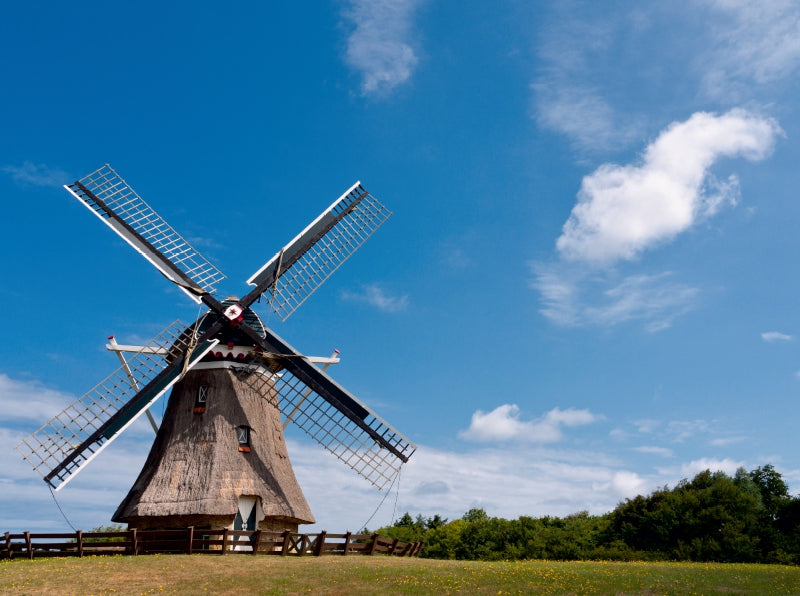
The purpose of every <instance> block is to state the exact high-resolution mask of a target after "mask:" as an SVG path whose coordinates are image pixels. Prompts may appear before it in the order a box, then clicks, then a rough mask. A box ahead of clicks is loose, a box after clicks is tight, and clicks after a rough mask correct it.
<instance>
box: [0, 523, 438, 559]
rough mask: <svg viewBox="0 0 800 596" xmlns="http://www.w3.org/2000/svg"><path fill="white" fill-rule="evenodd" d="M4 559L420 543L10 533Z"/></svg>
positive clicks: (400, 549)
mask: <svg viewBox="0 0 800 596" xmlns="http://www.w3.org/2000/svg"><path fill="white" fill-rule="evenodd" d="M0 540H2V543H1V544H0V559H13V558H14V557H25V558H28V559H33V558H34V557H83V556H90V555H151V554H190V555H191V554H210V555H225V554H249V555H283V556H287V555H293V556H303V555H313V556H317V557H319V556H321V555H354V554H359V555H377V554H385V555H394V556H400V557H416V556H419V553H420V551H421V550H422V546H423V543H422V542H412V543H407V542H401V541H400V540H396V539H391V538H385V537H383V536H380V535H378V534H353V533H351V532H347V533H346V534H328V533H327V532H320V533H319V534H297V533H294V532H289V531H288V530H287V531H285V532H266V531H261V530H256V531H255V532H249V531H237V530H227V529H226V530H201V529H197V528H187V529H185V530H126V531H122V532H82V531H81V530H78V531H77V532H74V533H60V534H54V533H35V534H34V533H31V532H22V533H19V534H11V533H9V532H6V533H5V534H4V535H3V537H2V538H1V539H0Z"/></svg>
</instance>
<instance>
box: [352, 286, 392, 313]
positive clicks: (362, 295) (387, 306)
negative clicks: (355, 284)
mask: <svg viewBox="0 0 800 596" xmlns="http://www.w3.org/2000/svg"><path fill="white" fill-rule="evenodd" d="M341 297H342V299H343V300H348V301H351V302H363V303H365V304H369V305H371V306H374V307H375V308H377V309H378V310H381V311H383V312H400V311H403V310H406V308H408V295H407V294H402V295H399V296H392V295H390V294H388V293H387V292H386V291H385V290H384V289H383V288H381V287H380V286H378V285H376V284H369V285H366V286H364V287H363V288H362V289H361V291H360V292H349V291H344V292H342V293H341Z"/></svg>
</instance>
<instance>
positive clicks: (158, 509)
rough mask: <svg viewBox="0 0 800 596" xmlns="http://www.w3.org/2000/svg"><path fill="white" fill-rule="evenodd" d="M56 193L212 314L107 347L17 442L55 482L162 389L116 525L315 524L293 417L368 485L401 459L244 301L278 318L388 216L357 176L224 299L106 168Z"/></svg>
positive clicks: (380, 424) (396, 436)
mask: <svg viewBox="0 0 800 596" xmlns="http://www.w3.org/2000/svg"><path fill="white" fill-rule="evenodd" d="M65 188H67V190H69V192H70V193H71V194H72V195H73V196H74V197H75V198H77V199H78V200H79V201H81V203H82V204H83V205H85V206H86V207H88V208H89V209H90V210H91V211H92V212H93V213H94V214H95V215H97V216H98V217H99V218H100V219H101V220H102V221H103V222H104V223H105V224H107V225H108V226H109V227H111V228H112V229H113V230H114V231H115V232H116V233H117V234H119V235H120V236H121V237H122V238H123V239H124V240H125V241H126V242H127V243H129V244H130V245H131V246H133V247H134V248H135V249H136V250H137V251H138V252H139V253H140V254H142V255H143V256H144V257H145V258H146V259H147V260H148V261H149V262H150V263H151V264H153V265H154V266H155V267H156V268H157V269H158V270H159V271H160V272H161V273H162V274H163V275H164V276H165V277H167V279H169V280H170V281H172V282H173V283H175V284H177V285H178V287H179V288H180V289H181V290H183V291H184V292H185V293H186V294H187V295H188V296H189V297H191V298H192V299H193V300H195V301H196V302H198V303H203V304H205V305H206V306H207V307H208V308H209V310H208V312H207V313H206V314H205V315H203V316H202V317H201V318H200V319H199V320H198V321H197V322H196V323H194V324H192V325H188V326H187V325H184V324H182V323H180V322H179V321H176V322H175V323H173V324H172V325H170V326H169V327H168V328H167V329H165V330H164V332H162V333H161V334H160V335H159V336H157V337H156V338H154V339H153V340H152V341H151V342H150V343H149V344H148V345H146V346H133V347H132V346H119V345H117V344H116V342H114V343H113V345H112V346H110V347H111V349H114V350H116V351H117V352H118V354H119V353H121V352H123V351H132V352H134V355H133V357H131V358H129V359H127V360H126V359H125V358H123V357H122V356H121V354H120V359H121V360H122V366H121V367H120V368H119V369H118V370H117V371H115V372H114V373H113V374H112V375H110V376H109V377H108V378H107V379H105V380H104V381H102V382H101V383H100V384H98V385H97V386H96V387H95V388H94V389H92V390H91V391H89V392H88V393H86V394H85V395H84V396H82V397H81V398H80V399H78V400H77V401H76V402H74V403H73V404H72V405H70V406H69V407H67V408H66V409H65V410H64V411H63V412H61V413H60V414H58V415H57V416H56V417H54V418H53V419H52V420H51V421H49V422H48V423H47V424H45V425H44V426H43V427H42V428H40V429H39V430H38V431H36V432H35V433H33V434H32V435H31V436H30V437H28V438H27V439H25V440H24V441H22V442H21V443H20V444H19V445H17V449H18V450H19V451H20V452H21V453H22V454H23V457H24V458H25V459H26V460H28V461H29V462H30V463H31V464H32V465H33V467H34V468H35V469H36V470H37V471H39V472H40V473H41V474H42V476H43V477H44V480H45V481H46V482H47V483H48V484H50V485H51V486H52V487H53V488H55V490H59V489H61V488H62V487H63V486H64V485H65V484H66V483H67V482H68V481H69V480H70V479H71V478H73V477H74V475H75V474H77V473H78V472H79V471H80V470H81V469H82V468H83V467H84V466H85V465H86V464H88V463H89V462H90V461H91V460H92V459H94V458H95V457H96V456H97V455H99V453H100V452H101V451H102V450H103V449H105V448H106V447H107V446H108V445H109V444H110V443H111V442H112V441H113V440H114V439H115V438H116V437H117V436H119V435H120V434H121V433H122V432H124V430H125V429H126V428H127V427H128V426H129V425H130V424H132V423H133V421H134V420H136V419H137V418H138V417H139V416H140V415H141V414H143V413H146V412H147V409H148V408H149V407H150V406H151V405H152V404H153V403H154V402H155V401H156V400H158V399H159V398H160V397H161V396H162V395H163V394H164V393H165V392H166V391H168V390H169V389H170V388H172V387H173V386H174V388H173V390H172V395H171V397H170V399H169V404H168V406H167V409H166V411H165V413H164V417H163V420H162V424H161V427H160V428H159V429H158V431H157V434H156V439H155V442H154V443H153V446H152V448H151V450H150V454H149V455H148V458H147V461H146V462H145V464H144V467H143V468H142V471H141V473H140V474H139V477H138V479H137V480H136V482H135V484H134V486H133V488H131V490H130V492H129V493H128V495H127V497H126V498H125V499H124V500H123V502H122V503H121V504H120V506H119V508H118V509H117V511H116V513H115V514H114V516H113V520H114V521H118V522H127V523H128V524H129V525H131V526H133V527H137V528H178V527H186V526H190V525H191V526H195V527H198V528H203V527H206V528H213V529H219V528H225V527H228V528H232V529H256V528H259V529H278V530H283V529H290V530H296V529H297V525H298V524H302V523H313V522H314V516H313V515H312V513H311V511H310V509H309V507H308V504H307V502H306V500H305V497H304V496H303V493H302V491H301V490H300V487H299V485H298V483H297V480H296V478H295V475H294V472H293V471H292V466H291V463H290V461H289V455H288V453H287V449H286V445H285V442H284V437H283V429H284V427H285V425H286V424H288V423H289V422H290V421H291V422H292V423H294V424H296V425H297V426H299V427H300V428H302V429H303V430H304V431H306V432H307V433H308V434H309V435H310V436H311V437H313V438H314V439H315V440H316V441H318V442H319V443H320V444H322V445H323V446H324V447H325V448H326V449H328V450H329V451H331V452H332V453H333V454H335V455H336V456H337V457H338V458H339V459H340V460H341V461H343V462H344V463H345V464H347V465H348V466H350V467H351V468H353V469H354V470H356V471H357V472H358V473H359V474H361V475H362V476H363V477H365V478H366V479H367V480H369V481H370V482H372V483H373V484H374V485H375V486H377V487H378V488H382V487H384V486H385V485H386V484H388V483H389V482H390V481H391V479H392V478H393V477H394V475H395V474H396V473H397V471H398V470H399V467H400V466H401V465H402V464H403V463H404V462H406V461H408V458H409V457H410V456H411V455H412V454H413V453H414V450H415V446H414V445H413V444H412V443H410V442H409V441H408V440H407V439H406V438H405V437H403V436H402V435H401V434H400V433H398V432H397V431H395V430H394V429H393V428H391V427H390V426H389V425H388V424H386V423H385V422H384V421H383V420H381V419H380V418H379V417H378V416H377V415H376V414H375V413H374V412H372V411H371V410H370V409H369V408H368V407H367V406H365V405H364V404H362V403H361V402H359V401H358V400H357V399H356V398H355V397H354V396H352V395H351V394H350V393H348V392H347V391H346V390H344V389H343V388H342V387H340V386H339V385H338V384H336V383H335V382H334V381H333V380H332V379H331V378H330V377H328V376H327V375H326V374H325V373H324V371H323V370H320V369H319V368H317V366H315V364H314V362H313V361H312V359H309V358H308V357H305V356H303V355H301V354H300V353H298V352H297V351H296V350H295V349H294V348H292V347H291V346H290V345H289V344H287V343H286V342H285V341H284V340H283V339H281V338H280V337H278V336H277V335H276V334H275V333H274V332H273V331H271V330H270V329H269V328H268V327H266V326H265V325H264V324H263V323H262V321H261V320H260V319H259V318H258V316H257V315H256V314H255V313H254V312H253V311H252V310H251V309H250V308H249V307H250V305H252V304H253V303H254V302H255V301H256V300H258V299H259V298H261V297H262V296H263V297H264V298H266V299H267V300H268V302H269V304H270V306H271V307H272V308H273V309H274V310H275V311H276V312H277V313H278V314H279V315H280V316H281V317H282V318H283V319H284V320H285V319H286V318H287V317H288V316H289V315H291V314H292V312H294V311H295V310H296V309H297V308H298V307H299V306H300V304H302V303H303V302H304V301H305V300H306V299H307V298H308V297H309V296H310V295H311V294H312V293H313V292H314V290H316V288H317V287H319V286H320V285H321V284H322V283H323V282H324V281H325V280H326V279H327V278H328V277H329V276H330V275H331V274H332V273H333V271H335V270H336V269H337V268H338V267H339V266H340V265H341V264H342V263H343V262H344V261H345V260H346V259H347V258H348V257H349V256H350V255H351V254H352V253H353V252H355V250H357V249H358V248H359V247H360V246H361V244H362V243H363V242H364V241H365V240H366V239H367V238H368V237H369V236H370V235H371V234H372V233H373V232H374V231H375V230H376V229H377V228H378V227H379V226H380V225H381V224H382V223H383V222H384V221H385V220H386V218H387V217H388V216H389V215H390V214H389V212H388V211H386V209H385V208H384V207H383V206H382V205H381V204H380V203H378V202H377V201H376V200H375V199H374V198H373V197H372V196H371V195H369V193H367V191H366V190H364V188H363V187H362V186H361V184H360V183H356V184H354V185H353V186H352V187H351V188H350V189H349V190H348V191H347V192H346V193H344V194H343V195H342V196H341V197H339V199H338V200H337V201H335V202H334V203H333V204H332V205H331V206H330V207H328V209H326V210H325V211H323V213H322V214H321V215H320V216H319V217H318V218H317V219H316V220H314V221H313V222H312V223H311V224H309V226H308V227H307V228H306V229H305V230H303V231H302V232H301V233H300V234H298V235H297V236H296V237H295V238H294V240H292V241H291V242H290V243H289V244H287V245H286V246H285V247H284V248H283V249H282V250H281V251H280V252H279V253H278V254H276V255H275V256H274V257H273V258H272V259H271V260H269V261H268V262H267V263H266V264H265V265H264V266H263V267H262V268H261V269H259V271H257V272H256V273H255V274H254V275H253V276H252V277H251V278H250V279H249V280H248V283H249V284H250V285H252V286H255V288H254V289H253V290H252V291H251V292H249V293H248V294H247V295H246V296H244V297H243V298H241V299H236V298H229V299H226V300H225V301H222V302H220V301H219V300H217V299H216V298H215V297H214V293H215V287H214V286H215V284H216V283H218V282H219V281H221V280H222V279H223V278H224V276H223V275H222V274H221V273H220V272H219V271H218V270H217V269H216V267H214V266H213V265H211V263H209V262H208V261H207V260H205V259H204V258H203V257H202V256H200V255H199V254H198V253H197V252H196V251H195V250H194V249H193V248H192V247H191V246H190V245H189V244H188V243H187V242H186V241H185V240H184V239H183V238H182V237H181V236H180V235H178V234H177V232H175V231H174V230H173V229H172V228H171V227H170V226H169V225H168V224H167V223H166V222H165V221H164V220H163V219H161V217H160V216H158V215H157V214H156V213H155V212H154V211H153V210H152V209H151V208H150V207H149V205H147V204H146V203H145V202H144V201H143V200H142V199H141V197H139V196H138V195H137V194H136V193H135V192H134V191H133V189H131V188H130V187H129V186H128V185H127V183H126V182H125V181H124V180H123V179H122V178H120V177H119V175H118V174H117V173H116V172H115V171H114V170H113V169H111V167H110V166H108V165H106V166H104V167H102V168H100V169H99V170H97V171H95V172H93V173H91V174H89V175H88V176H85V177H84V178H82V179H80V180H78V181H76V182H74V183H73V184H71V185H69V186H66V187H65ZM147 414H148V416H149V412H148V413H147ZM151 422H153V421H152V419H151ZM153 423H154V422H153ZM154 426H155V423H154Z"/></svg>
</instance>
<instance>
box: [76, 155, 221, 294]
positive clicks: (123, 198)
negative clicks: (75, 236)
mask: <svg viewBox="0 0 800 596" xmlns="http://www.w3.org/2000/svg"><path fill="white" fill-rule="evenodd" d="M64 188H66V189H67V190H68V191H69V193H70V194H71V195H72V196H73V197H75V198H76V199H78V200H79V201H80V202H81V203H82V204H83V205H84V206H86V207H87V208H88V209H89V210H90V211H91V212H92V213H94V214H95V215H96V216H97V217H99V218H100V220H101V221H102V222H103V223H104V224H106V225H107V226H108V227H110V228H111V229H112V230H114V231H115V232H116V233H117V234H119V236H120V237H121V238H122V239H123V240H125V242H127V243H128V244H130V245H131V246H132V247H133V248H134V249H136V251H137V252H139V253H140V254H141V255H142V256H143V257H144V258H145V259H147V260H148V261H149V262H150V263H151V264H152V265H153V266H154V267H155V268H156V269H158V270H159V271H160V272H161V273H162V274H163V275H164V276H165V277H166V278H167V279H169V280H170V281H172V282H173V283H176V284H178V286H179V287H180V288H181V289H182V290H183V291H184V292H186V294H187V295H188V296H189V297H190V298H191V299H192V300H194V301H195V302H197V303H198V304H199V303H200V302H201V300H200V298H199V297H198V290H200V291H205V292H208V293H209V294H213V293H214V292H215V291H216V284H217V283H219V282H220V281H222V280H223V279H225V275H224V274H223V273H222V272H221V271H220V270H219V269H217V268H216V267H215V266H214V265H212V264H211V263H210V262H209V261H208V260H207V259H206V258H205V257H203V256H202V255H201V254H200V253H199V252H197V251H196V250H195V249H194V248H192V246H191V245H190V244H189V243H188V242H187V241H186V240H185V239H184V238H183V237H182V236H181V235H180V234H178V232H176V231H175V230H174V229H173V228H172V226H170V225H169V224H168V223H167V222H166V221H164V220H163V219H162V218H161V216H160V215H158V213H156V212H155V211H154V210H153V209H152V207H150V205H148V204H147V203H145V201H144V199H142V198H141V197H140V196H139V195H138V194H136V191H135V190H133V189H132V188H131V187H130V186H128V183H127V182H125V180H123V179H122V177H121V176H120V175H119V174H117V172H116V171H114V169H113V168H112V167H111V166H110V165H108V164H106V165H104V166H103V167H101V168H99V169H97V170H95V171H94V172H92V173H91V174H88V175H86V176H84V177H83V178H81V179H80V180H77V181H76V182H74V183H72V184H69V185H65V186H64ZM98 199H99V201H98ZM128 228H130V229H131V230H133V231H134V232H136V233H137V234H139V235H140V236H141V237H142V238H144V240H146V241H147V242H149V243H150V246H147V245H145V244H142V243H141V242H140V240H139V239H138V238H136V236H135V235H134V234H131V233H130V231H129V230H128ZM152 249H155V250H156V252H155V253H154V252H153V250H152ZM165 260H166V261H167V262H168V263H171V264H172V266H173V267H175V268H177V269H178V270H179V271H181V272H182V273H183V274H184V275H185V276H187V277H188V278H189V279H190V280H192V281H193V282H194V283H195V284H196V285H197V287H186V283H185V280H183V279H181V278H180V276H176V275H175V272H174V271H171V270H170V269H171V267H170V266H169V265H168V264H166V263H165Z"/></svg>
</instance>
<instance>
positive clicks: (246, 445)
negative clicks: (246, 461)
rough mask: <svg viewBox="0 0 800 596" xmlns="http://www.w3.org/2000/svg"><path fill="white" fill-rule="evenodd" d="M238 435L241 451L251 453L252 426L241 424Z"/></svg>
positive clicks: (237, 430) (237, 431)
mask: <svg viewBox="0 0 800 596" xmlns="http://www.w3.org/2000/svg"><path fill="white" fill-rule="evenodd" d="M236 437H237V438H238V439H239V451H242V452H244V453H250V427H249V426H240V427H239V428H237V429H236Z"/></svg>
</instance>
